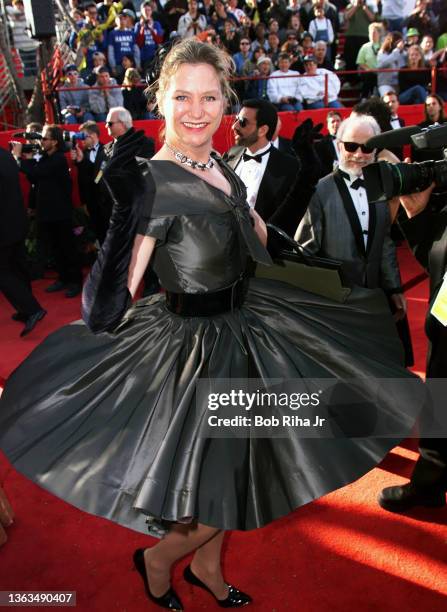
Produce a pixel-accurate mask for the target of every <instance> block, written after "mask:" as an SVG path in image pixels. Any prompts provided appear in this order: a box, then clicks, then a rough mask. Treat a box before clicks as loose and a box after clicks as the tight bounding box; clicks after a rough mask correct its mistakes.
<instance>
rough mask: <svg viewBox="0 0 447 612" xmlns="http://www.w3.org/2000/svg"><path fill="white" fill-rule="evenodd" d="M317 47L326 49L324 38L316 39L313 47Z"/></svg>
mask: <svg viewBox="0 0 447 612" xmlns="http://www.w3.org/2000/svg"><path fill="white" fill-rule="evenodd" d="M317 47H324V48H325V49H327V42H326V41H324V40H317V42H316V43H315V44H314V49H316V48H317Z"/></svg>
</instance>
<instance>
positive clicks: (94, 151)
mask: <svg viewBox="0 0 447 612" xmlns="http://www.w3.org/2000/svg"><path fill="white" fill-rule="evenodd" d="M98 149H99V142H98V144H97V145H95V146H94V147H93V148H92V149H90V151H89V152H88V156H89V160H90V161H91V163H92V164H94V163H95V159H96V156H97V155H98Z"/></svg>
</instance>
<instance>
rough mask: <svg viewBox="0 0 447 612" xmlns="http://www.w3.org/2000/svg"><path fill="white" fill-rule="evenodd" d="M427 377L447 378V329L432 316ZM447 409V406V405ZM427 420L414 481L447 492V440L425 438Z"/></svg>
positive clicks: (422, 433) (420, 485) (420, 441)
mask: <svg viewBox="0 0 447 612" xmlns="http://www.w3.org/2000/svg"><path fill="white" fill-rule="evenodd" d="M431 319H432V320H431V325H430V332H429V333H430V338H431V339H432V341H431V342H430V346H429V354H428V365H427V378H447V328H445V327H444V326H443V325H441V323H438V322H437V321H436V322H435V321H433V317H431ZM446 409H447V408H446ZM423 435H424V427H423V422H422V424H421V439H420V440H419V452H420V457H419V459H418V461H417V463H416V466H415V468H414V471H413V475H412V477H411V482H412V483H413V484H415V485H416V486H418V487H421V488H423V487H424V488H427V487H428V488H436V489H441V490H444V491H447V439H446V438H424V437H423Z"/></svg>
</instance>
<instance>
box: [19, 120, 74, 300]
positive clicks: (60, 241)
mask: <svg viewBox="0 0 447 612" xmlns="http://www.w3.org/2000/svg"><path fill="white" fill-rule="evenodd" d="M64 147H65V145H64V141H63V134H62V130H61V129H60V128H59V127H57V126H55V125H45V126H44V128H43V133H42V150H43V154H42V158H41V159H40V160H39V161H36V160H35V159H32V153H23V154H22V148H23V145H22V144H21V143H15V144H14V145H13V148H12V153H13V155H14V157H15V158H16V160H17V163H18V165H19V168H20V170H21V171H22V172H23V173H24V174H25V175H26V177H27V178H28V180H29V181H30V183H32V184H34V185H36V217H37V221H38V227H39V232H40V233H41V237H42V239H44V240H46V241H48V243H49V244H50V246H51V247H52V250H53V252H54V256H55V265H56V270H57V272H58V274H59V279H58V280H57V281H56V282H55V283H53V284H52V285H50V286H49V287H47V288H46V289H45V291H46V292H47V293H52V292H54V291H62V290H63V289H65V290H66V292H65V295H66V297H74V296H76V295H78V293H80V291H81V284H82V275H81V267H80V264H79V260H78V257H77V253H76V248H75V243H74V236H73V228H72V221H71V219H72V202H71V178H70V173H69V170H68V163H67V160H66V159H65V155H64Z"/></svg>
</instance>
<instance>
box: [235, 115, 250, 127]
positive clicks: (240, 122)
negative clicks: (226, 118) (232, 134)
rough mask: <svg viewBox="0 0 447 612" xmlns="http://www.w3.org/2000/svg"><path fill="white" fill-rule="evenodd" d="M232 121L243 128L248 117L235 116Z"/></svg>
mask: <svg viewBox="0 0 447 612" xmlns="http://www.w3.org/2000/svg"><path fill="white" fill-rule="evenodd" d="M234 123H239V125H240V126H241V128H244V127H245V126H246V125H247V124H248V119H246V118H245V117H236V118H235V120H234Z"/></svg>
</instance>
